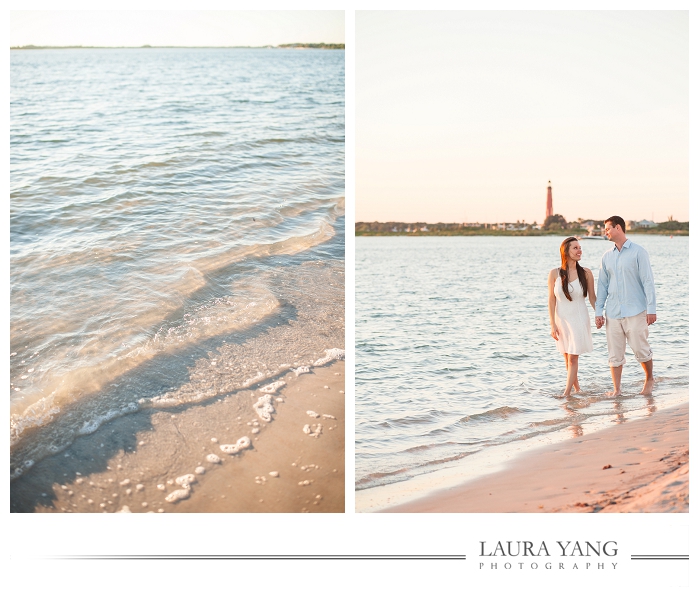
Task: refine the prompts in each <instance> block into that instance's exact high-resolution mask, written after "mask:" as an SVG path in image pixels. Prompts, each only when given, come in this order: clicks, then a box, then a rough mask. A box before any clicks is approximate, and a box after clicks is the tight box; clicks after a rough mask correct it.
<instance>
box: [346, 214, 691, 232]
mask: <svg viewBox="0 0 699 598" xmlns="http://www.w3.org/2000/svg"><path fill="white" fill-rule="evenodd" d="M626 224H627V231H632V232H636V233H638V232H643V233H645V234H677V235H688V234H689V222H678V221H676V220H672V218H670V219H668V220H667V221H666V222H660V223H657V225H656V226H653V227H652V228H647V227H645V226H639V225H637V223H635V222H633V221H630V220H629V221H627V223H626ZM654 224H655V223H654ZM603 229H604V220H592V219H584V218H578V219H577V220H575V221H571V222H567V221H566V219H565V218H564V217H563V216H561V215H560V214H553V215H552V216H549V217H548V218H546V220H545V221H544V223H543V224H542V225H541V226H539V225H538V224H537V223H536V222H533V223H531V224H528V223H526V222H520V221H517V222H516V223H461V222H448V223H445V222H436V223H428V222H357V223H355V225H354V232H355V235H357V236H362V235H417V236H425V235H550V234H561V233H562V232H563V231H567V232H570V234H575V235H586V234H588V232H589V231H590V230H595V231H597V232H596V234H601V231H602V230H603Z"/></svg>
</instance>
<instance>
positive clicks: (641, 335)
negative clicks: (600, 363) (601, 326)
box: [606, 311, 653, 368]
mask: <svg viewBox="0 0 699 598" xmlns="http://www.w3.org/2000/svg"><path fill="white" fill-rule="evenodd" d="M606 332H607V348H608V349H609V365H610V366H611V367H613V368H616V367H619V366H620V365H624V364H625V363H626V357H625V356H624V353H626V342H627V341H628V343H629V347H631V350H632V351H633V353H634V355H635V356H636V360H637V361H638V363H644V362H645V361H650V360H651V359H653V351H651V348H650V345H649V344H648V322H646V312H645V311H644V312H641V313H640V314H638V315H636V316H631V317H630V318H621V319H619V320H613V319H611V318H606Z"/></svg>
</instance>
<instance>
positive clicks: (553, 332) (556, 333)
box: [551, 326, 558, 340]
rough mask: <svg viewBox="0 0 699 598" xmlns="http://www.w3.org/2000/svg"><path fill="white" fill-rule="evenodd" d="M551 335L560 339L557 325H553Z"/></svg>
mask: <svg viewBox="0 0 699 598" xmlns="http://www.w3.org/2000/svg"><path fill="white" fill-rule="evenodd" d="M551 336H552V337H553V338H554V339H556V340H558V328H556V326H551Z"/></svg>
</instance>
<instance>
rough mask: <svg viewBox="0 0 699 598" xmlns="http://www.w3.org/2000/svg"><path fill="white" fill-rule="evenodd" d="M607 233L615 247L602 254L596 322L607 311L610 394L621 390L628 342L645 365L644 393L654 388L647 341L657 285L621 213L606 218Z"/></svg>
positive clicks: (648, 392) (616, 393)
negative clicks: (610, 375) (611, 385)
mask: <svg viewBox="0 0 699 598" xmlns="http://www.w3.org/2000/svg"><path fill="white" fill-rule="evenodd" d="M604 234H605V235H606V237H607V238H608V239H609V240H610V241H612V242H613V243H614V247H612V248H611V249H610V250H608V251H607V252H606V253H605V254H604V255H603V256H602V267H601V268H600V272H599V280H598V283H597V287H598V288H597V303H596V304H595V324H596V326H597V328H598V329H599V328H602V325H603V324H604V323H605V318H604V315H603V313H604V309H605V303H606V312H607V320H606V323H607V327H606V331H607V348H608V349H609V369H610V370H611V372H612V382H613V383H614V390H613V391H612V392H609V393H607V395H608V396H610V397H618V396H619V395H620V394H621V370H622V368H623V367H624V364H625V363H626V358H625V357H624V353H625V352H626V343H627V341H628V343H629V346H630V347H631V349H632V350H633V352H634V355H635V356H636V360H637V361H638V362H639V363H640V364H641V367H643V371H644V372H645V374H646V381H645V384H644V385H643V390H642V391H641V394H644V395H649V394H651V391H652V390H653V351H651V349H650V345H649V344H648V326H650V325H651V324H653V323H654V322H655V320H656V316H655V285H654V284H653V272H652V271H651V268H650V259H649V257H648V252H647V251H646V250H645V249H643V247H641V246H640V245H636V243H632V242H631V241H629V240H628V239H627V238H626V223H625V222H624V219H623V218H621V217H619V216H612V217H610V218H607V219H606V220H605V221H604Z"/></svg>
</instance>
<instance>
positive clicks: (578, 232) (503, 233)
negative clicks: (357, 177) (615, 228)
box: [354, 229, 689, 238]
mask: <svg viewBox="0 0 699 598" xmlns="http://www.w3.org/2000/svg"><path fill="white" fill-rule="evenodd" d="M567 235H572V236H582V237H583V238H585V237H586V236H587V231H586V230H582V229H573V230H569V231H566V230H552V231H522V230H519V231H518V230H514V231H509V230H492V231H486V230H484V229H476V230H469V231H447V230H444V231H429V232H422V231H419V232H413V233H407V232H395V233H394V232H378V231H376V232H375V231H355V233H354V236H355V237H562V236H567ZM638 235H650V236H654V237H658V236H660V237H688V236H689V231H686V230H676V231H673V230H668V231H666V230H663V231H657V232H651V231H645V230H644V231H634V230H630V231H629V236H638Z"/></svg>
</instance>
